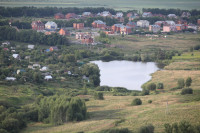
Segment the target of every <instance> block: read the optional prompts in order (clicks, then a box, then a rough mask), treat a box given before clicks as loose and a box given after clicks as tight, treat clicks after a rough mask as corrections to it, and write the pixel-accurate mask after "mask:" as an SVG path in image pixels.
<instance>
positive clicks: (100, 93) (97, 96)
mask: <svg viewBox="0 0 200 133" xmlns="http://www.w3.org/2000/svg"><path fill="white" fill-rule="evenodd" d="M94 99H97V100H103V99H104V97H103V93H102V92H97V93H95V94H94Z"/></svg>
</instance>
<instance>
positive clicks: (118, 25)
mask: <svg viewBox="0 0 200 133" xmlns="http://www.w3.org/2000/svg"><path fill="white" fill-rule="evenodd" d="M122 26H124V25H123V24H114V25H113V26H112V27H111V30H112V31H113V32H117V33H120V30H121V27H122Z"/></svg>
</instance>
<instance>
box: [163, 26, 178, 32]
mask: <svg viewBox="0 0 200 133" xmlns="http://www.w3.org/2000/svg"><path fill="white" fill-rule="evenodd" d="M171 31H176V26H175V25H165V26H163V32H171Z"/></svg>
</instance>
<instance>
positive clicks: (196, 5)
mask: <svg viewBox="0 0 200 133" xmlns="http://www.w3.org/2000/svg"><path fill="white" fill-rule="evenodd" d="M0 5H1V6H8V7H17V6H18V7H19V6H20V7H21V6H36V7H45V6H50V7H106V8H114V9H116V10H124V11H126V10H132V9H137V10H138V9H139V10H141V9H142V8H180V9H189V10H191V9H200V1H199V0H190V1H188V0H123V1H122V0H57V1H53V0H9V1H7V0H0Z"/></svg>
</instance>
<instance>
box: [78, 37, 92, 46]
mask: <svg viewBox="0 0 200 133" xmlns="http://www.w3.org/2000/svg"><path fill="white" fill-rule="evenodd" d="M81 43H82V44H93V43H94V39H93V38H91V37H90V36H85V37H84V38H83V39H82V40H81Z"/></svg>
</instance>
